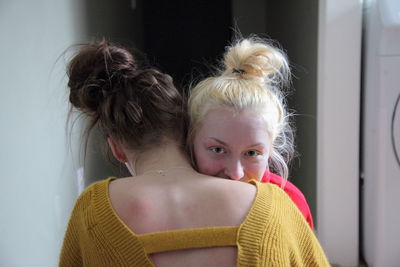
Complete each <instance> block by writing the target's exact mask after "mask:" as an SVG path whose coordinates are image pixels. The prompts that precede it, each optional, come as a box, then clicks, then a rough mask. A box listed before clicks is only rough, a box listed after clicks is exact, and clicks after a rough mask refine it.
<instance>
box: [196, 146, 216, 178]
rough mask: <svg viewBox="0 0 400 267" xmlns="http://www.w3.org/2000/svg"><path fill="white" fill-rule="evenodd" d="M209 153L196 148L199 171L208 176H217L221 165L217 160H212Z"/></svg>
mask: <svg viewBox="0 0 400 267" xmlns="http://www.w3.org/2000/svg"><path fill="white" fill-rule="evenodd" d="M208 154H209V153H207V151H205V150H204V149H202V148H196V146H195V147H194V158H195V161H196V166H197V170H198V171H199V172H200V173H202V174H206V175H212V176H215V174H216V173H217V172H218V171H219V169H220V168H219V165H220V164H219V163H218V161H217V160H215V159H212V158H211V157H210V155H208Z"/></svg>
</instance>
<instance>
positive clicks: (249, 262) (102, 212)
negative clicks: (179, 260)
mask: <svg viewBox="0 0 400 267" xmlns="http://www.w3.org/2000/svg"><path fill="white" fill-rule="evenodd" d="M111 179H112V178H110V179H107V180H104V181H101V182H97V183H95V184H93V185H91V186H90V187H88V188H87V189H86V190H85V192H83V193H82V194H81V196H80V197H79V198H78V200H77V202H76V204H75V207H74V210H73V212H72V215H71V218H70V221H69V224H68V228H67V232H66V234H65V238H64V244H63V248H62V251H61V257H60V264H59V266H96V267H100V266H153V264H152V262H151V259H150V257H149V254H152V253H157V252H163V251H171V250H178V249H185V248H201V247H215V246H237V253H238V254H237V266H329V263H328V261H327V259H326V257H325V255H324V252H323V250H322V248H321V246H320V244H319V243H318V240H317V239H316V237H315V235H314V233H313V232H312V231H311V229H310V227H309V226H308V224H307V222H306V221H305V220H304V218H303V216H302V215H301V213H300V212H299V210H298V209H297V208H296V206H295V205H294V204H293V203H292V201H291V200H290V199H289V197H288V196H287V195H286V194H285V193H284V192H283V191H282V189H280V188H279V187H277V186H276V185H273V184H262V183H258V182H255V181H252V182H251V183H253V184H255V185H256V186H257V194H256V198H255V200H254V203H253V206H252V208H251V209H250V211H249V213H248V215H247V217H246V219H245V220H244V222H243V223H242V224H241V225H240V226H238V227H212V228H201V229H188V230H178V231H169V232H162V233H151V234H141V235H137V234H135V233H133V232H132V231H131V230H130V229H129V228H128V227H127V226H126V225H125V224H124V223H123V222H122V221H121V220H120V219H119V218H118V217H117V215H116V214H115V212H114V210H113V209H112V206H111V203H110V200H109V197H108V185H109V182H110V180H111Z"/></svg>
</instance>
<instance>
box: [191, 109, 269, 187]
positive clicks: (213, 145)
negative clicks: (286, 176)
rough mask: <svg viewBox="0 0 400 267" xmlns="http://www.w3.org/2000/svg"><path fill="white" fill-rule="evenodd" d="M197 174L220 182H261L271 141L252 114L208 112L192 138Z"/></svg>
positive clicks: (264, 128)
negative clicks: (221, 179) (223, 180)
mask: <svg viewBox="0 0 400 267" xmlns="http://www.w3.org/2000/svg"><path fill="white" fill-rule="evenodd" d="M193 142H194V144H193V146H194V157H195V160H196V164H197V168H198V171H199V172H201V173H203V174H207V175H211V176H217V177H221V178H229V179H232V180H240V181H248V180H250V179H256V180H260V179H261V178H262V176H263V174H264V172H265V170H266V168H267V166H268V157H269V154H270V148H271V141H270V138H269V136H268V131H267V126H266V123H265V121H264V119H263V118H262V117H261V116H260V115H259V114H258V113H257V112H255V111H242V112H240V113H235V112H234V111H233V110H231V109H215V110H210V111H209V112H208V113H207V115H206V116H205V117H204V120H203V121H202V124H201V126H200V128H199V129H198V130H197V132H196V134H195V136H194V141H193Z"/></svg>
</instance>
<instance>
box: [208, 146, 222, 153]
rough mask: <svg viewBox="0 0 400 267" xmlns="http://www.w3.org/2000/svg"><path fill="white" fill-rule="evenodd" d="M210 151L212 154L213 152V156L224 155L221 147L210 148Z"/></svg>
mask: <svg viewBox="0 0 400 267" xmlns="http://www.w3.org/2000/svg"><path fill="white" fill-rule="evenodd" d="M210 150H211V151H212V152H214V153H215V154H224V153H225V149H223V148H222V147H212V148H210Z"/></svg>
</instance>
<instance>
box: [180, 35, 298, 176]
mask: <svg viewBox="0 0 400 267" xmlns="http://www.w3.org/2000/svg"><path fill="white" fill-rule="evenodd" d="M289 83H290V69H289V64H288V61H287V58H286V55H285V53H284V52H282V51H281V50H280V49H278V48H277V47H274V46H273V45H271V44H269V43H268V42H265V41H263V40H261V39H259V38H257V37H251V38H247V39H240V40H237V41H236V42H235V43H234V44H233V45H232V46H230V47H228V48H227V50H226V53H225V54H224V60H223V68H222V69H221V70H220V72H219V73H218V74H217V75H216V76H214V77H209V78H206V79H204V80H203V81H201V82H200V83H198V84H197V85H196V86H195V87H194V88H193V89H192V90H191V94H190V97H189V102H188V113H189V120H190V127H189V132H188V141H187V144H189V146H188V151H189V153H190V155H191V156H192V158H193V147H192V145H193V139H194V135H195V133H196V131H197V130H198V128H199V126H200V125H201V122H202V120H203V119H204V117H205V116H206V115H207V113H208V111H210V110H212V109H218V108H231V109H233V110H234V111H237V112H240V111H243V110H248V109H252V110H257V112H258V113H259V114H261V115H262V116H263V118H264V120H265V122H266V125H267V129H268V134H269V137H270V138H271V141H272V151H271V156H270V158H269V167H270V170H271V171H273V172H275V173H277V174H279V175H281V176H282V177H284V178H287V177H288V166H287V164H288V162H289V161H290V160H291V159H292V157H293V153H294V144H293V133H292V129H291V127H290V125H289V114H288V113H287V111H286V105H285V99H284V95H283V92H282V86H283V85H284V84H289Z"/></svg>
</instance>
